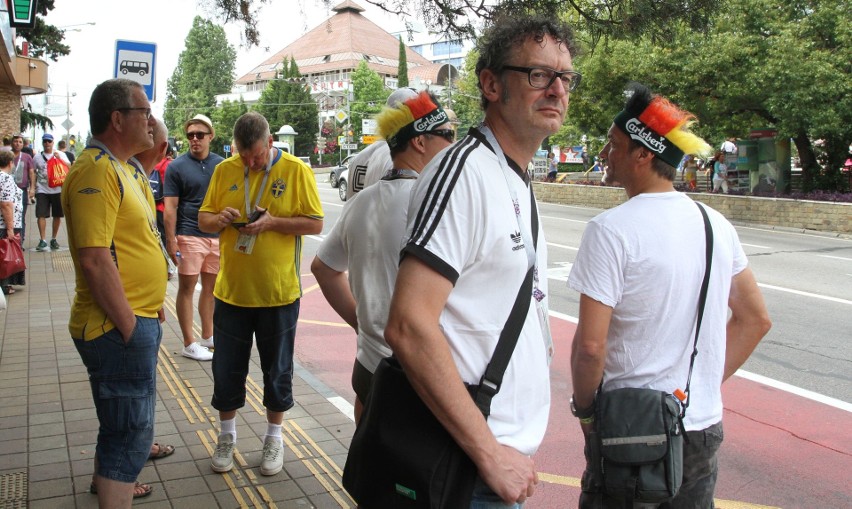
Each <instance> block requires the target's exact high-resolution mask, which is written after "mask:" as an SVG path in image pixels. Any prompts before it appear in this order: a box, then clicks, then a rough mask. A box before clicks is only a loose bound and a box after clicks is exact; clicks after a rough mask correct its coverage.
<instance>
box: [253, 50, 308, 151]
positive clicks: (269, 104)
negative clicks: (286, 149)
mask: <svg viewBox="0 0 852 509" xmlns="http://www.w3.org/2000/svg"><path fill="white" fill-rule="evenodd" d="M282 64H283V65H282V71H281V73H279V77H278V79H274V80H270V81H269V82H268V83H267V84H266V88H264V89H263V92H262V93H261V94H260V99H259V100H258V103H257V105H256V106H255V109H256V110H257V111H258V112H259V113H260V114H261V115H263V116H264V117H266V120H268V121H269V126H270V128H271V129H272V131H273V132H275V131H277V130H278V129H279V128H281V126H283V125H285V124H286V125H289V126H291V127H292V128H293V129H294V130H295V131H296V132H297V133H298V134H297V135H296V146H295V147H293V153H294V155H309V154H312V153H313V151H314V147H315V146H316V135H317V132H318V131H319V124H318V116H319V109H318V108H317V104H316V102H315V101H314V100H313V99H312V98H311V93H310V91H309V90H308V89H307V87H306V83H305V80H304V78H303V77H302V75H301V73H300V72H299V67H298V66H297V65H296V60H295V59H293V58H292V57H291V58H290V60H289V61H288V60H287V59H286V58H285V59H284V60H283V62H282Z"/></svg>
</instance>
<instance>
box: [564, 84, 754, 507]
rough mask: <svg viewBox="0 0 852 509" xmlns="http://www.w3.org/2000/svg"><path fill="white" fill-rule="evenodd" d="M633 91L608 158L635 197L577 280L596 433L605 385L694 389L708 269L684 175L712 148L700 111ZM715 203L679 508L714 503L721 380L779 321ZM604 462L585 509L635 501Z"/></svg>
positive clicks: (583, 386) (580, 383)
mask: <svg viewBox="0 0 852 509" xmlns="http://www.w3.org/2000/svg"><path fill="white" fill-rule="evenodd" d="M631 91H632V94H631V95H630V98H629V99H628V101H627V104H626V106H625V108H624V110H623V111H622V112H621V113H619V114H618V115H617V116H616V117H615V120H614V121H613V124H612V127H610V129H609V133H608V141H607V144H606V145H605V146H604V148H603V149H602V150H601V153H600V156H601V157H602V158H604V159H606V160H607V162H608V164H609V172H610V173H611V174H612V175H613V178H614V179H616V180H617V181H618V182H620V183H621V185H622V186H624V189H625V191H626V192H627V195H628V197H629V200H628V201H627V202H625V203H624V204H622V205H620V206H618V207H615V208H613V209H610V210H607V211H605V212H603V213H602V214H600V215H599V216H597V217H595V218H594V219H593V220H592V221H591V222H590V223H589V225H588V226H587V227H586V231H585V233H584V234H583V240H582V242H581V244H580V249H579V252H578V253H577V258H576V260H575V261H574V266H573V268H572V270H571V274H570V276H569V278H568V284H569V286H570V287H571V288H573V289H574V290H576V291H578V292H580V319H579V322H578V324H577V331H576V334H575V335H574V344H573V346H572V355H571V375H572V379H573V388H574V396H573V398H572V400H571V411H572V413H573V414H574V415H575V416H576V417H578V418H579V419H580V424H581V428H582V430H583V433H584V435H585V436H586V439H587V440H588V437H589V433H590V432H592V431H594V430H595V422H594V418H595V396H596V391H597V390H598V387H599V386H601V390H602V391H603V392H607V391H609V390H613V389H618V388H622V387H640V388H651V389H657V390H661V391H666V392H669V393H673V392H675V391H676V390H677V389H680V390H685V389H686V382H687V377H688V373H689V371H690V368H689V364H690V361H689V359H690V354H691V352H692V348H693V337H694V334H695V326H696V319H697V310H698V300H699V299H698V296H699V292H700V288H701V282H702V279H703V275H704V270H705V256H704V253H705V230H704V221H703V219H702V215H701V212H700V211H699V210H698V207H697V206H696V204H695V203H694V202H693V201H692V200H691V199H690V198H689V197H688V196H686V195H685V194H683V193H679V192H676V191H675V190H674V186H673V180H674V176H675V166H677V164H678V161H680V159H681V158H682V157H683V155H684V154H696V153H708V152H709V151H710V150H711V149H710V147H709V146H708V145H707V144H706V143H705V142H704V140H701V139H700V138H698V137H697V136H695V135H694V134H692V133H691V132H689V131H687V130H685V129H681V128H676V126H680V125H683V124H684V122H685V121H688V120H690V119H691V118H693V117H692V115H691V114H689V113H688V112H685V111H683V110H680V109H679V108H677V107H675V106H674V105H672V104H671V103H669V102H668V101H666V100H664V99H663V98H662V97H659V96H654V95H652V94H651V92H650V90H648V88H647V87H644V86H643V85H638V84H636V85H634V86H633V87H632V90H631ZM652 126H653V127H652ZM673 134H676V135H673ZM674 140H677V141H674ZM704 208H705V209H706V211H707V214H708V215H709V218H710V223H711V225H712V230H713V239H714V240H713V254H712V270H711V271H710V283H709V290H708V294H707V302H706V308H705V310H704V315H703V321H702V326H701V333H700V337H699V338H698V345H697V346H698V350H699V353H698V356H697V357H696V358H695V364H694V371H693V372H692V378H691V386H690V388H691V391H690V397H689V408H688V412H686V415H685V418H684V426H685V428H686V432H687V438H688V440H687V441H686V442H685V444H684V455H683V485H682V486H681V488H680V491H679V492H678V495H677V497H675V499H674V500H672V502H671V505H670V506H667V507H674V508H679V507H690V508H693V507H694V508H711V507H713V491H714V489H715V484H716V475H717V463H716V451H717V450H718V448H719V446H720V445H721V442H722V422H721V421H722V395H721V385H722V382H723V381H724V380H726V379H727V378H728V377H730V376H731V375H732V374H733V373H734V372H735V371H736V370H737V368H739V367H740V366H741V365H742V364H743V363H744V362H745V361H746V359H748V357H749V355H750V354H751V352H752V351H753V350H754V348H755V347H756V346H757V344H758V342H759V341H760V340H761V338H763V336H764V335H765V334H766V333H767V331H768V330H769V327H770V326H771V324H770V321H769V316H768V313H767V311H766V306H765V305H764V302H763V296H762V295H761V293H760V290H759V289H758V287H757V283H756V282H755V278H754V275H753V274H752V272H751V269H749V268H748V260H747V259H746V256H745V253H744V252H743V249H742V247H741V245H740V242H739V239H738V238H737V233H736V231H735V230H734V228H733V226H731V224H730V223H729V222H728V221H727V220H726V219H725V218H724V217H723V216H722V215H721V214H719V213H718V212H716V211H715V210H712V209H710V208H709V207H706V206H705V207H704ZM729 308H730V313H731V317H730V319H728V312H729ZM601 383H602V385H601ZM587 446H588V442H587ZM587 457H588V447H587ZM592 469H593V466H592V465H590V464H588V462H587V467H586V472H585V473H584V474H583V480H582V490H583V491H582V494H581V496H580V507H581V508H600V507H604V508H610V507H624V501H622V500H614V499H612V498H611V497H610V496H608V495H607V494H605V493H602V492H601V491H602V490H601V488H600V487H599V486H595V482H594V478H595V476H594V475H592ZM643 507H645V506H643ZM648 507H652V506H648Z"/></svg>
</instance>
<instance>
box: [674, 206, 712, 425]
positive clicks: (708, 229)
mask: <svg viewBox="0 0 852 509" xmlns="http://www.w3.org/2000/svg"><path fill="white" fill-rule="evenodd" d="M695 205H696V206H697V207H698V210H700V211H701V217H702V218H703V219H704V238H705V242H704V263H705V265H704V280H703V281H702V282H701V293H700V294H699V295H698V321H697V323H696V324H695V340H694V341H693V343H692V356H691V357H690V358H689V375H687V377H686V388H685V389H684V391H683V392H684V394H686V399H685V400H684V401H683V402H682V403H683V405H682V406H681V411H680V418H681V419H683V417H684V416H685V415H686V407H688V406H689V384H690V382H691V381H692V368H693V366H694V365H695V357H696V356H697V355H698V333H699V332H700V331H701V321H702V320H703V319H704V304H706V303H707V287H708V286H710V266H711V264H712V262H713V227H712V226H710V218H709V217H708V216H707V211H706V210H704V207H703V206H701V204H700V203H698V202H695Z"/></svg>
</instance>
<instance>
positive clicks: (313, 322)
mask: <svg viewBox="0 0 852 509" xmlns="http://www.w3.org/2000/svg"><path fill="white" fill-rule="evenodd" d="M299 322H301V323H309V324H311V325H327V326H329V327H344V328H347V329H351V328H352V327H350V326H349V324H348V323H346V322H321V321H318V320H303V319H302V318H299Z"/></svg>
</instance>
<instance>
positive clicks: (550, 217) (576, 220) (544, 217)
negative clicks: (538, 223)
mask: <svg viewBox="0 0 852 509" xmlns="http://www.w3.org/2000/svg"><path fill="white" fill-rule="evenodd" d="M541 218H542V219H554V220H556V221H568V222H569V223H580V224H586V223H588V221H583V220H582V219H568V218H567V217H554V216H541Z"/></svg>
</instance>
